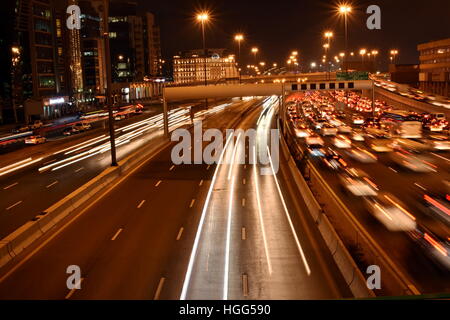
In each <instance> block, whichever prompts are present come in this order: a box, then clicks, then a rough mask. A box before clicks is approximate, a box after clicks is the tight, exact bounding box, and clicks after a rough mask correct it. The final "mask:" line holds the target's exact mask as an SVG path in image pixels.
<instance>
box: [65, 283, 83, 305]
mask: <svg viewBox="0 0 450 320" xmlns="http://www.w3.org/2000/svg"><path fill="white" fill-rule="evenodd" d="M83 280H84V278H81V279H80V288H81V284H82V283H83ZM76 290H79V289H76V288H74V289H72V290H70V291H69V293H68V294H67V295H66V297H65V298H64V299H66V300H69V299H70V297H71V296H72V295H73V294H74V293H75V291H76Z"/></svg>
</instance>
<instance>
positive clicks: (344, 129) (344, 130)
mask: <svg viewBox="0 0 450 320" xmlns="http://www.w3.org/2000/svg"><path fill="white" fill-rule="evenodd" d="M338 131H339V133H352V128H351V127H350V126H347V125H342V126H339V127H338Z"/></svg>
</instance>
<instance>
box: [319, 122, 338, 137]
mask: <svg viewBox="0 0 450 320" xmlns="http://www.w3.org/2000/svg"><path fill="white" fill-rule="evenodd" d="M320 133H321V134H322V136H324V137H325V136H336V135H337V133H338V128H336V127H334V126H332V125H329V124H324V125H323V126H322V128H321V129H320Z"/></svg>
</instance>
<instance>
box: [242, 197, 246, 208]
mask: <svg viewBox="0 0 450 320" xmlns="http://www.w3.org/2000/svg"><path fill="white" fill-rule="evenodd" d="M245 201H246V200H245V198H242V206H243V207H245Z"/></svg>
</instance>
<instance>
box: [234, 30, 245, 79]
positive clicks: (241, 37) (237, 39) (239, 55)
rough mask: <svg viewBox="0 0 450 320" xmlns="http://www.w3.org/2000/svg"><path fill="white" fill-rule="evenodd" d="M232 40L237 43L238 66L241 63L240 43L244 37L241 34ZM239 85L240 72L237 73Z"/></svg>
mask: <svg viewBox="0 0 450 320" xmlns="http://www.w3.org/2000/svg"><path fill="white" fill-rule="evenodd" d="M234 40H235V41H237V43H238V48H239V51H238V66H239V64H240V63H241V42H242V41H243V40H244V35H243V34H242V33H238V34H237V35H235V36H234ZM239 83H241V72H239Z"/></svg>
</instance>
